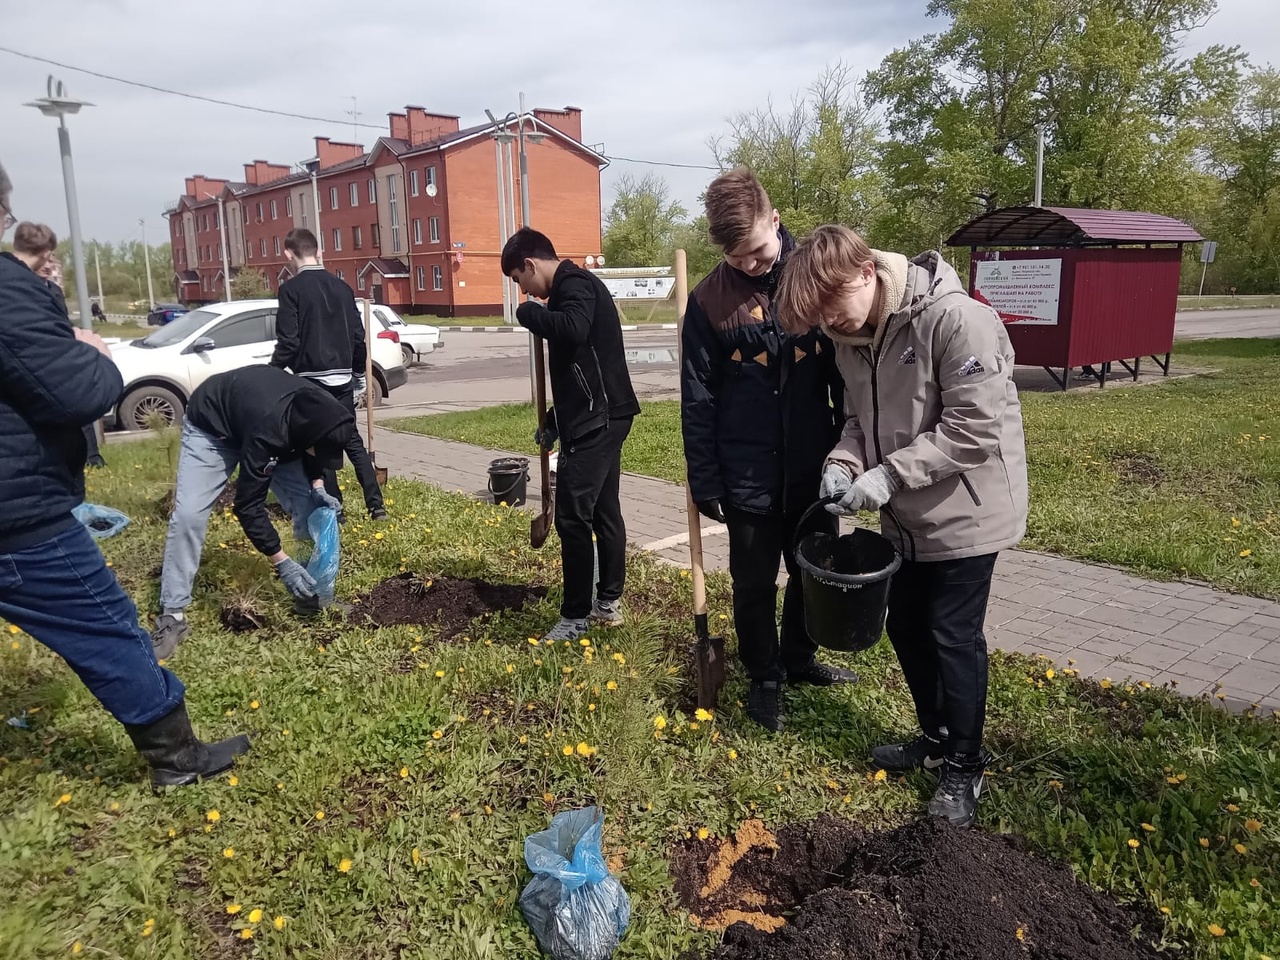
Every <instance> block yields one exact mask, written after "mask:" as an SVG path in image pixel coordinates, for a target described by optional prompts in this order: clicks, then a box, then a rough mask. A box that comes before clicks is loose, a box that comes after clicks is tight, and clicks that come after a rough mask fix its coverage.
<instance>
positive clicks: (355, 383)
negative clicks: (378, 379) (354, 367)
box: [351, 373, 369, 396]
mask: <svg viewBox="0 0 1280 960" xmlns="http://www.w3.org/2000/svg"><path fill="white" fill-rule="evenodd" d="M368 388H369V381H368V380H366V379H365V376H364V374H363V373H359V374H356V375H355V376H353V377H352V378H351V392H352V393H354V394H355V395H356V396H359V395H360V394H362V393H364V392H365V390H367V389H368Z"/></svg>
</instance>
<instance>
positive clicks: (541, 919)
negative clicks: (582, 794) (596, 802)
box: [520, 807, 631, 960]
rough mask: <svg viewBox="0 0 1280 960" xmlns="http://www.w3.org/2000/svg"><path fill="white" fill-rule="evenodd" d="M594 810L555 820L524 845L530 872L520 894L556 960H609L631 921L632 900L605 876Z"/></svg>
mask: <svg viewBox="0 0 1280 960" xmlns="http://www.w3.org/2000/svg"><path fill="white" fill-rule="evenodd" d="M601 827H602V824H601V816H600V810H599V809H598V808H596V807H586V808H584V809H582V810H571V811H569V812H567V813H561V814H558V815H556V816H555V817H554V818H553V819H552V820H551V827H550V829H547V830H543V831H542V832H541V833H535V834H533V835H532V836H530V837H528V838H527V839H526V840H525V842H524V862H525V863H526V864H528V866H529V869H530V870H532V871H533V879H532V880H530V881H529V883H528V885H527V886H526V887H525V888H524V892H523V893H521V894H520V912H521V913H523V914H524V918H525V920H526V921H527V922H528V924H529V926H530V928H532V930H533V934H534V936H535V937H537V938H538V946H539V947H541V948H542V951H543V953H546V954H549V955H550V956H552V957H554V958H555V960H607V958H608V957H611V956H613V952H614V951H615V950H617V949H618V942H619V941H620V940H621V939H622V934H623V933H624V932H626V929H627V923H628V922H629V921H630V920H631V899H630V898H629V897H628V896H627V892H626V891H625V890H624V889H622V884H621V883H619V882H618V880H617V878H616V877H614V876H613V875H612V874H611V873H609V868H608V866H607V865H606V864H605V862H604V852H603V851H602V850H601V847H600V838H601Z"/></svg>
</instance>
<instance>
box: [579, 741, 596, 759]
mask: <svg viewBox="0 0 1280 960" xmlns="http://www.w3.org/2000/svg"><path fill="white" fill-rule="evenodd" d="M595 752H596V748H595V747H593V746H590V745H589V744H586V743H580V744H578V756H580V757H590V756H592V755H593V754H595Z"/></svg>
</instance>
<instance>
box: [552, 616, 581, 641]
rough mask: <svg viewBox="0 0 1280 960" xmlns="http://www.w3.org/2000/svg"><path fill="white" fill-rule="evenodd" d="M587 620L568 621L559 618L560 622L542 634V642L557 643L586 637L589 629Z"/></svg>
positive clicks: (564, 618)
mask: <svg viewBox="0 0 1280 960" xmlns="http://www.w3.org/2000/svg"><path fill="white" fill-rule="evenodd" d="M590 626H591V622H590V621H589V620H569V619H568V618H566V617H561V618H560V622H559V623H557V624H556V625H555V626H554V627H552V628H551V629H550V630H548V631H547V632H546V633H545V634H543V636H542V639H543V640H550V641H551V642H552V643H559V642H560V641H562V640H578V639H581V638H582V637H585V636H586V635H587V630H588V629H589V628H590Z"/></svg>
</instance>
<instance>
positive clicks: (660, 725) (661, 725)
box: [653, 714, 667, 730]
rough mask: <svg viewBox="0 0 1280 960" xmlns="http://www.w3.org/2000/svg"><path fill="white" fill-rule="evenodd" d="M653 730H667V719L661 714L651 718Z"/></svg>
mask: <svg viewBox="0 0 1280 960" xmlns="http://www.w3.org/2000/svg"><path fill="white" fill-rule="evenodd" d="M653 728H654V729H655V730H665V729H667V718H666V717H664V716H662V714H658V716H656V717H654V718H653Z"/></svg>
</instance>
